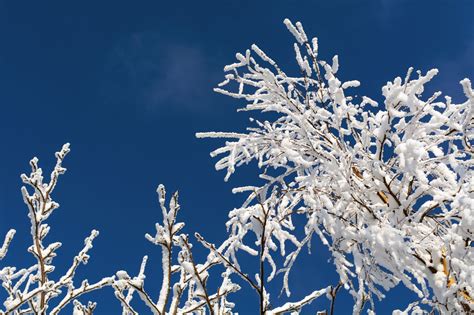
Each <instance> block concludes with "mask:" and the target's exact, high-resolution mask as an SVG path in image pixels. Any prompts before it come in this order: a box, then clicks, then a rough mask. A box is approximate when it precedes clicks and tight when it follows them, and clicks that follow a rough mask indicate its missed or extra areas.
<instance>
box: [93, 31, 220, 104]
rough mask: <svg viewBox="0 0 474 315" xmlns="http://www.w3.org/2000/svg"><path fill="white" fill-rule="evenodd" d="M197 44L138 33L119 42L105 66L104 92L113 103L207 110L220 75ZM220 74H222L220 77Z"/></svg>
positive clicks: (152, 34) (152, 33)
mask: <svg viewBox="0 0 474 315" xmlns="http://www.w3.org/2000/svg"><path fill="white" fill-rule="evenodd" d="M213 69H216V68H215V67H212V66H211V60H210V58H209V57H208V56H207V55H206V53H205V51H204V49H203V48H202V47H199V46H198V45H195V44H191V43H184V42H177V41H173V40H169V39H166V38H163V37H162V36H160V35H159V34H157V33H154V32H145V33H137V34H133V35H131V36H130V37H129V38H127V39H126V40H124V41H122V42H120V43H118V45H117V46H116V47H115V49H114V50H113V52H112V53H111V55H110V57H109V61H108V63H107V65H106V69H105V76H104V82H103V88H102V93H103V94H104V97H105V98H106V99H107V100H108V101H111V102H128V103H129V102H134V103H136V104H137V105H142V106H145V108H147V109H149V110H152V111H153V110H156V109H159V108H163V107H171V106H172V107H177V108H184V109H186V110H192V109H202V108H205V107H206V98H208V96H209V95H211V94H212V87H213V85H214V84H215V82H216V80H217V78H218V73H216V71H215V70H213ZM219 75H220V74H219Z"/></svg>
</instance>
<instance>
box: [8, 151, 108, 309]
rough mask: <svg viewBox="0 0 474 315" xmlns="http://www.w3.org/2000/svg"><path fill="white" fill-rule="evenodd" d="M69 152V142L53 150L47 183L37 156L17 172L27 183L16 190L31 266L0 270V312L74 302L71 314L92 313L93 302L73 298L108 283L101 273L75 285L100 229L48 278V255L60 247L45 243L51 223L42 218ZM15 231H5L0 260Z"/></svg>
mask: <svg viewBox="0 0 474 315" xmlns="http://www.w3.org/2000/svg"><path fill="white" fill-rule="evenodd" d="M68 153H69V144H65V145H64V146H63V147H62V149H61V151H59V152H56V166H55V167H54V169H53V171H52V172H51V176H50V181H49V183H46V182H44V178H43V171H42V169H41V168H40V167H39V166H38V159H37V158H33V159H32V160H31V161H30V165H31V173H30V175H25V174H22V175H21V179H22V180H23V183H24V184H25V185H26V186H23V187H22V188H21V192H22V194H23V200H24V202H25V204H26V205H27V207H28V217H29V219H30V223H31V240H32V245H31V246H30V247H29V248H28V251H29V252H30V253H31V254H32V255H33V257H34V263H33V264H32V265H31V266H30V267H24V268H17V267H13V266H7V267H2V268H1V269H0V281H1V283H2V287H3V289H5V291H6V293H7V298H6V300H4V301H3V307H2V308H1V309H0V314H15V315H17V314H38V315H43V314H51V315H55V314H58V313H59V312H60V311H61V310H63V309H64V308H65V307H66V306H67V305H68V304H69V303H71V302H72V303H73V304H74V311H73V312H74V314H75V315H88V314H92V312H93V310H94V308H95V303H92V302H89V303H88V304H87V305H83V304H81V303H80V302H79V301H78V300H77V298H79V297H80V296H81V295H83V294H85V293H88V292H90V291H94V290H97V289H100V288H102V287H105V286H109V285H111V284H112V282H113V280H114V277H105V278H103V279H101V280H99V281H97V282H94V283H89V282H88V281H87V280H83V281H82V282H80V284H79V286H77V284H75V283H74V282H75V281H74V280H75V273H76V270H77V268H78V267H79V266H80V265H81V264H87V261H88V260H89V251H90V250H91V248H92V242H93V240H94V239H95V238H96V237H97V235H98V234H99V232H97V231H96V230H93V231H92V232H91V234H90V235H89V236H88V237H87V238H86V239H85V240H84V247H83V248H82V250H81V251H80V252H79V253H78V254H77V255H76V256H75V257H74V258H73V260H72V262H71V265H70V267H69V268H68V269H67V271H66V273H65V274H64V275H62V276H61V277H59V278H58V279H56V280H53V279H51V278H50V273H51V272H53V271H54V269H55V267H54V264H53V259H54V257H56V251H57V249H58V248H59V247H61V245H62V244H61V243H60V242H53V243H49V244H48V243H46V240H45V239H46V236H47V235H48V233H49V231H50V226H49V225H48V224H47V223H46V220H47V219H48V218H49V217H50V215H51V214H52V213H53V212H54V210H56V209H57V208H58V207H59V204H58V203H57V202H55V201H53V199H52V193H53V191H54V188H55V187H56V184H57V182H58V179H59V176H60V175H62V174H64V172H65V171H66V169H65V168H64V167H63V166H62V163H63V160H64V158H65V156H66V155H67V154H68ZM14 234H15V230H13V229H12V230H10V231H9V232H8V233H7V235H6V237H5V241H4V243H3V246H2V247H1V248H0V260H1V259H3V258H4V257H5V255H6V254H7V250H8V247H9V246H10V243H11V242H12V239H13V236H14Z"/></svg>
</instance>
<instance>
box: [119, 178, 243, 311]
mask: <svg viewBox="0 0 474 315" xmlns="http://www.w3.org/2000/svg"><path fill="white" fill-rule="evenodd" d="M157 193H158V198H159V204H160V207H161V210H162V216H163V221H162V223H161V224H160V223H156V234H155V236H151V235H150V234H146V235H145V237H146V239H147V240H149V241H150V242H152V243H153V244H155V245H157V246H160V247H161V253H162V261H161V267H162V269H163V279H162V284H161V290H160V294H159V297H158V300H157V301H155V300H153V298H152V297H151V296H150V294H149V293H147V291H146V290H145V287H144V280H145V265H146V262H147V257H146V256H145V257H144V258H143V261H142V265H141V268H140V271H139V273H138V275H137V276H135V277H131V276H129V275H128V273H127V272H125V271H119V272H117V280H116V281H115V282H114V284H113V287H114V289H115V296H116V297H117V299H118V300H119V301H120V302H121V305H122V309H123V314H124V315H129V314H138V313H137V311H135V310H134V308H133V306H132V305H131V301H132V298H133V296H134V294H135V293H137V294H138V296H139V297H140V299H141V300H142V301H143V302H144V303H145V304H146V305H147V306H148V308H149V309H150V311H151V312H152V313H153V314H186V313H196V314H204V313H206V309H207V310H208V311H209V313H210V314H216V315H217V314H231V310H232V308H233V306H234V304H233V303H231V302H229V301H228V300H227V296H228V295H229V294H230V293H233V292H235V291H237V290H239V289H240V287H239V286H238V285H236V284H234V283H232V281H231V280H230V278H229V274H230V272H229V270H226V271H225V272H224V273H223V274H222V283H221V285H220V286H219V287H218V289H217V291H216V292H215V293H213V294H211V293H210V291H209V288H208V285H207V282H208V281H207V280H208V278H209V273H208V271H209V269H210V268H211V267H213V266H214V265H216V264H217V260H208V261H207V262H205V263H203V264H199V263H197V262H196V261H195V259H194V257H193V254H192V244H191V243H190V242H189V237H188V235H186V234H182V233H180V232H181V230H182V229H183V227H184V223H182V222H177V221H176V216H177V215H178V212H179V209H180V206H179V203H178V193H175V194H173V196H172V197H171V200H170V202H169V207H166V204H165V202H166V193H165V188H164V186H162V185H160V186H159V187H158V189H157ZM175 256H176V257H175ZM175 260H177V263H174V261H175ZM175 275H176V276H175ZM173 278H177V281H173ZM185 293H187V294H185Z"/></svg>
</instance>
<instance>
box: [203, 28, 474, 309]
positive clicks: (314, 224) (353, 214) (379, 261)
mask: <svg viewBox="0 0 474 315" xmlns="http://www.w3.org/2000/svg"><path fill="white" fill-rule="evenodd" d="M285 24H286V26H287V28H288V30H289V31H290V32H291V33H292V35H293V36H294V37H295V39H296V43H295V44H294V52H295V58H296V63H297V66H298V68H299V72H300V73H301V75H299V76H291V75H288V74H287V73H286V72H285V70H284V69H282V68H280V67H279V66H278V64H277V63H276V62H275V61H274V60H273V59H271V57H269V56H268V55H267V54H265V53H264V52H263V51H262V49H260V48H259V47H258V46H257V45H252V47H251V49H249V50H247V51H246V52H245V53H243V54H240V53H239V54H237V55H236V58H237V62H236V63H233V64H231V65H228V66H226V67H225V71H226V72H227V74H226V76H225V81H224V82H222V83H221V84H220V85H219V87H218V88H216V89H215V90H216V91H217V92H219V93H222V94H225V95H228V96H231V97H233V98H237V99H242V100H244V101H245V102H246V105H245V107H243V108H242V109H241V110H242V111H258V112H262V113H266V112H273V113H275V114H276V115H272V116H270V117H276V118H274V119H271V120H257V119H251V122H252V125H251V126H250V127H248V129H247V132H245V133H231V132H207V133H198V134H197V136H198V137H200V138H203V137H207V138H216V137H217V138H227V139H229V140H228V141H227V142H226V143H225V145H224V146H223V147H221V148H219V149H217V150H215V151H214V152H212V153H211V156H220V159H219V160H218V162H217V163H216V169H217V170H221V169H225V170H226V171H227V175H226V177H225V179H226V180H227V179H229V177H230V176H231V175H232V174H233V173H234V172H235V171H236V168H237V167H238V166H241V165H243V164H247V163H250V162H252V161H256V162H257V163H258V167H259V168H260V170H261V172H260V174H259V176H260V178H262V179H264V180H265V182H266V183H265V184H264V185H262V186H258V187H254V186H251V187H242V188H239V189H235V191H236V192H245V191H248V192H249V195H248V200H247V202H246V203H245V204H244V205H243V206H242V208H240V209H236V210H234V211H232V212H231V213H230V217H231V219H230V221H229V223H228V224H229V226H230V230H231V234H232V237H233V238H235V239H236V241H233V242H231V241H229V242H230V243H232V244H229V247H228V252H229V254H230V255H231V256H232V257H234V259H235V255H234V253H235V252H236V251H237V250H244V251H247V252H251V251H252V249H250V248H249V247H251V246H250V245H247V244H243V243H242V242H241V240H242V238H243V235H244V234H246V233H248V232H256V233H257V234H258V233H259V232H258V231H256V230H258V229H259V228H261V224H259V223H258V222H259V218H261V216H262V212H263V211H262V209H264V208H265V207H268V209H269V211H270V212H271V214H270V222H271V224H272V228H271V229H268V233H267V234H268V235H266V238H267V239H268V240H269V241H270V240H271V244H272V245H271V246H269V249H274V247H275V248H276V247H277V245H276V244H274V243H273V239H276V240H279V241H281V243H280V248H281V251H282V254H283V255H286V262H285V265H284V268H283V270H284V272H285V273H286V272H287V271H288V270H289V269H291V266H292V264H293V262H294V259H295V256H296V255H297V254H298V253H299V251H300V249H301V246H304V244H305V243H306V242H307V238H311V237H312V236H313V235H316V236H317V237H318V238H319V239H320V240H321V241H322V242H323V244H325V245H326V246H327V247H328V248H329V250H330V252H331V253H332V258H333V262H334V264H335V266H336V269H337V272H338V274H339V276H340V280H341V282H342V283H343V284H344V287H345V288H346V289H347V290H349V292H350V293H351V294H352V295H353V297H354V299H355V305H354V313H358V312H359V311H360V310H361V309H362V308H363V305H364V304H365V303H366V302H370V303H371V306H370V308H371V309H372V308H373V307H374V306H373V299H374V296H376V297H378V298H379V299H382V298H383V297H384V294H385V292H386V291H388V290H390V289H391V288H393V287H394V286H395V285H397V284H398V283H402V284H403V285H405V286H406V287H407V288H408V289H410V290H412V291H413V292H415V293H416V294H417V295H418V297H419V301H416V302H415V303H413V304H411V305H410V306H409V307H408V309H407V310H406V311H407V312H408V311H409V310H410V309H413V310H418V309H419V306H418V304H424V305H425V307H432V308H434V309H437V310H439V311H441V312H467V311H468V310H469V308H471V309H474V300H473V297H474V251H473V247H472V239H473V233H474V219H473V218H474V179H473V175H474V173H473V168H474V167H473V165H474V160H473V154H474V92H473V90H472V87H471V83H470V81H469V80H468V79H464V80H462V81H461V82H460V83H461V87H462V89H463V91H464V94H465V96H466V100H465V101H463V102H461V103H455V102H453V100H452V99H451V98H450V97H448V96H445V97H442V96H441V92H436V93H434V94H433V95H425V94H426V93H424V88H425V85H426V84H427V83H429V82H430V81H431V80H432V79H433V78H434V77H435V76H436V75H437V73H438V70H436V69H432V70H429V71H428V72H426V73H422V72H420V71H418V72H416V74H414V73H413V69H412V68H410V69H409V70H408V73H407V74H406V76H405V77H404V78H400V77H397V78H395V79H394V80H393V81H392V82H387V84H386V85H385V86H383V87H382V94H381V96H376V97H372V98H369V97H362V98H358V97H356V96H353V95H354V92H353V91H354V88H356V87H358V86H359V84H360V83H359V82H358V81H343V80H342V79H340V78H338V77H337V72H338V69H339V61H338V56H334V57H333V58H332V60H331V61H330V62H326V61H324V60H323V59H320V58H319V55H318V50H319V48H318V40H317V39H316V38H313V39H309V38H308V37H307V35H306V33H305V32H304V30H303V27H302V25H301V24H300V23H296V24H293V23H291V22H290V21H289V20H285ZM234 86H237V87H238V88H237V91H234V90H233V87H234ZM227 87H228V88H227ZM375 100H379V101H375ZM259 117H264V115H259ZM295 216H303V217H304V218H305V222H306V224H305V226H304V230H305V235H306V239H304V240H297V239H296V238H295V236H293V234H292V230H293V228H294V227H293V223H292V221H293V220H292V219H293V218H294V217H295ZM254 221H255V222H254ZM285 241H288V242H290V243H292V244H293V245H294V246H296V249H295V250H294V251H292V252H291V253H289V254H288V253H285V248H284V244H285ZM288 242H287V243H288ZM264 257H265V260H266V261H268V262H269V263H270V264H271V265H273V263H272V261H273V260H272V255H271V253H270V252H268V253H267V252H265V255H264ZM273 274H274V272H272V273H271V275H270V278H271V277H272V276H273ZM287 279H288V278H287V275H285V283H284V287H285V289H286V291H287V292H288V293H289V288H288V283H287V282H286V280H287Z"/></svg>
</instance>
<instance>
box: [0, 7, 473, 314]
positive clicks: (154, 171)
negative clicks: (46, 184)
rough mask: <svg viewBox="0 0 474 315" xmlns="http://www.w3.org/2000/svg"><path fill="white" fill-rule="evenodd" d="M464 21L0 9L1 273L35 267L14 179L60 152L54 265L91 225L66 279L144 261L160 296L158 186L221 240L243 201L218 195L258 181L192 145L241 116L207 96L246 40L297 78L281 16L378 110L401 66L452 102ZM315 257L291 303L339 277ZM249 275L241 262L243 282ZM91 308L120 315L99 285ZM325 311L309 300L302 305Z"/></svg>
mask: <svg viewBox="0 0 474 315" xmlns="http://www.w3.org/2000/svg"><path fill="white" fill-rule="evenodd" d="M473 12H474V2H473V1H470V0H465V1H463V0H459V1H440V0H431V1H425V0H420V1H408V0H373V1H368V0H360V1H353V0H334V1H308V0H304V1H303V0H300V1H290V0H286V1H232V2H231V1H205V2H204V1H135V2H133V3H132V2H131V1H100V3H99V1H77V2H74V3H73V2H66V1H48V2H38V1H0V106H1V108H2V111H1V114H0V143H1V148H2V149H1V156H0V178H1V180H0V234H2V235H4V234H5V233H6V231H7V230H8V229H9V228H15V229H17V231H18V233H17V235H16V238H15V239H14V241H13V244H12V248H11V251H10V253H9V256H8V258H7V259H5V260H4V261H3V262H2V265H3V263H12V264H18V265H20V266H25V264H26V263H27V262H28V263H29V262H32V261H33V260H32V257H30V256H28V254H27V253H26V246H27V244H28V239H29V226H28V219H27V217H26V214H27V209H26V207H25V206H24V205H23V203H22V199H21V194H20V186H21V182H20V178H19V174H20V173H22V172H28V161H29V159H30V158H31V157H33V156H35V155H36V156H38V157H39V159H40V163H41V165H42V167H43V169H45V170H48V172H49V170H50V167H52V165H53V162H54V152H55V151H56V150H59V149H60V147H61V145H62V144H63V143H65V142H70V143H71V148H72V152H71V153H70V155H69V156H68V158H67V160H66V162H65V166H66V167H67V168H68V172H67V173H66V175H64V176H63V177H62V179H61V181H60V183H59V186H58V188H57V190H56V194H55V199H56V201H58V202H59V203H60V204H61V208H60V209H59V210H57V212H56V213H55V215H54V216H53V217H52V218H51V220H50V224H51V225H52V226H53V229H52V232H51V234H50V236H49V240H51V241H56V240H61V241H63V248H61V249H60V251H59V257H58V258H57V263H58V265H61V264H64V263H67V262H69V261H70V259H71V258H72V256H73V255H74V253H75V252H76V251H77V250H79V249H80V246H81V244H82V242H83V238H84V237H85V236H87V235H88V233H89V231H90V230H91V229H93V228H96V229H98V230H100V232H101V234H100V236H99V238H98V239H97V240H96V242H95V247H94V249H93V251H92V259H91V261H90V263H89V264H88V265H87V266H86V267H85V268H82V269H81V272H80V274H79V276H87V277H88V278H89V279H90V280H91V281H92V280H94V279H97V277H99V276H100V275H108V274H112V273H114V271H116V270H119V269H125V270H128V271H130V272H134V271H135V270H137V269H138V267H139V263H140V261H141V257H142V256H143V255H144V254H148V255H149V256H150V261H149V272H148V275H149V277H148V279H147V287H149V289H150V290H151V291H153V290H155V292H156V295H157V294H158V289H157V283H158V282H159V280H160V273H161V271H160V270H159V268H158V266H159V261H160V251H159V249H158V248H157V247H154V246H152V245H151V244H148V242H147V241H146V240H145V239H144V237H143V235H144V233H145V232H153V229H154V224H153V223H154V222H156V221H158V220H159V219H160V211H158V205H157V202H156V195H155V188H156V186H157V185H158V184H159V183H163V184H165V185H166V186H167V189H168V191H169V192H171V191H174V190H176V189H179V190H180V194H181V203H182V209H183V210H182V212H181V219H182V220H184V221H185V222H186V224H187V231H188V232H189V233H192V232H194V231H199V232H201V234H203V235H204V236H205V237H206V238H207V239H208V240H210V241H213V242H216V243H219V241H222V240H223V238H224V237H225V226H224V223H225V221H226V218H227V212H228V211H229V210H231V209H232V208H233V207H236V206H238V205H239V203H240V202H241V198H242V197H241V196H235V195H232V193H231V188H232V187H235V186H238V185H242V184H252V183H255V180H256V173H255V172H254V170H255V169H253V167H254V166H250V167H248V168H245V169H243V170H242V172H240V173H239V174H237V175H236V176H234V177H233V178H231V180H230V181H229V182H228V183H224V182H223V177H224V174H223V173H218V172H216V171H215V170H214V166H213V165H214V163H215V161H213V160H212V159H211V158H210V157H209V154H208V153H209V151H211V150H212V149H213V148H216V147H217V146H218V145H219V144H220V142H219V141H218V140H213V141H211V140H197V139H196V138H195V137H194V134H195V133H196V132H198V131H214V130H216V131H235V130H242V129H243V128H244V127H245V125H246V124H247V122H248V116H247V115H246V114H243V113H236V112H235V110H236V108H237V107H238V106H239V105H242V103H239V102H237V101H235V100H232V99H230V98H227V97H224V96H221V95H217V94H215V93H214V92H213V91H212V88H213V87H214V86H215V85H216V84H217V83H218V82H219V81H220V80H221V78H223V72H222V68H223V66H224V65H226V64H228V63H231V62H233V61H234V55H235V53H236V52H238V51H244V50H245V49H246V48H248V47H249V46H250V45H251V44H252V43H257V44H258V45H259V46H260V47H261V48H262V49H264V50H265V51H266V52H267V53H268V54H269V55H271V56H272V57H274V59H276V60H278V62H279V63H280V65H282V66H283V67H285V68H287V69H295V63H294V61H293V54H292V46H291V45H292V42H293V41H292V38H291V36H290V35H289V34H288V32H287V31H286V28H285V27H284V25H283V23H282V21H283V19H284V18H285V17H289V18H290V19H292V20H294V21H296V20H300V21H301V22H302V23H303V25H304V26H305V29H306V32H307V33H308V34H309V35H311V36H318V37H319V40H320V54H321V55H322V56H324V57H325V58H327V59H330V58H331V57H332V56H333V55H334V54H335V53H337V54H339V56H340V64H341V70H340V75H341V77H342V79H345V80H349V79H357V80H360V81H361V82H362V86H361V88H360V89H359V92H358V93H359V94H360V95H368V96H370V97H372V98H374V99H377V100H380V88H381V86H382V85H383V84H384V83H385V82H386V81H388V80H391V79H393V78H394V77H395V76H399V75H400V76H404V74H405V72H406V69H407V68H408V67H409V66H414V67H415V68H416V69H421V70H423V71H426V70H428V69H430V68H432V67H437V68H439V69H440V75H439V76H438V78H437V79H436V80H435V82H434V83H433V84H432V85H431V86H432V88H433V90H442V91H443V92H445V93H447V94H449V95H452V96H454V97H455V100H461V99H462V98H461V97H462V94H461V89H460V86H459V84H458V82H459V81H460V80H461V79H463V78H465V77H468V78H471V79H473V78H474V76H473V74H474V62H473V60H472V56H473V55H474V20H473V19H472V13H473ZM196 248H197V254H196V255H198V256H200V257H203V253H204V252H203V251H200V250H199V246H198V245H197V244H196ZM327 259H328V256H327V253H326V252H325V250H324V249H323V248H322V246H321V245H319V244H317V243H315V244H314V246H313V254H312V255H311V256H305V257H303V258H302V259H301V261H300V269H296V270H295V272H294V274H293V280H292V282H293V287H294V294H295V296H294V299H296V298H298V297H301V296H302V295H303V294H304V292H308V290H310V289H311V288H317V287H323V286H326V285H328V284H331V283H335V282H336V280H335V279H336V278H335V275H334V273H333V272H332V269H331V268H332V265H331V264H327V263H326V262H327ZM255 267H256V264H254V263H253V262H252V261H249V262H248V268H249V269H248V270H249V272H250V273H252V270H256V269H253V268H255ZM60 271H61V267H58V273H59V272H60ZM275 281H276V282H275V283H274V286H276V287H278V285H279V282H278V281H279V279H277V280H275ZM388 296H389V297H388V298H387V300H386V301H385V302H383V303H381V304H380V305H379V309H378V310H379V312H380V313H381V314H386V313H389V310H391V309H393V307H394V306H395V305H397V304H402V306H403V305H406V304H407V303H408V302H410V299H411V298H413V297H412V296H411V295H410V294H407V293H406V291H405V290H403V289H401V288H400V289H398V288H397V289H396V290H395V291H394V292H392V293H389V295H388ZM339 298H340V299H339V301H338V304H337V305H336V308H337V309H338V310H339V311H340V312H341V314H347V313H348V312H349V310H350V309H351V307H352V306H351V301H350V299H349V297H348V296H347V294H341V296H340V297H339ZM93 299H94V300H96V301H98V302H99V308H98V309H97V314H117V313H118V310H119V305H118V302H116V301H115V300H114V299H113V293H112V290H110V289H109V290H105V291H103V292H101V294H98V295H94V296H93ZM235 300H236V301H237V302H245V303H240V304H241V306H240V307H239V310H240V312H241V314H253V313H254V312H253V311H252V310H255V309H256V307H257V300H256V299H255V296H254V295H253V294H242V295H237V296H236V297H235ZM282 301H284V300H282ZM325 305H327V301H326V300H324V299H321V301H319V302H318V303H315V306H314V305H313V306H314V307H313V308H309V309H308V310H314V309H315V307H319V308H323V307H324V306H325ZM313 313H314V312H313ZM144 314H146V312H144Z"/></svg>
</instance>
